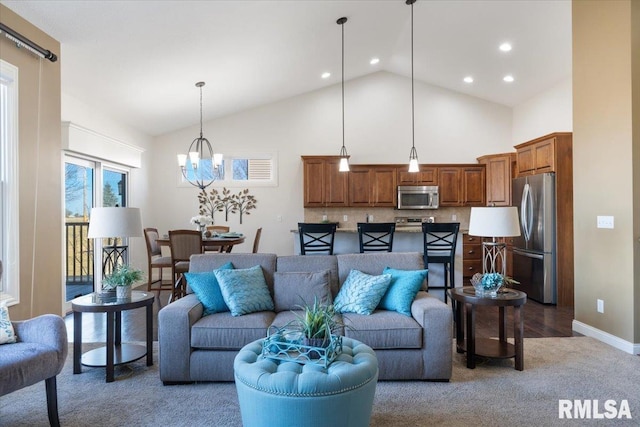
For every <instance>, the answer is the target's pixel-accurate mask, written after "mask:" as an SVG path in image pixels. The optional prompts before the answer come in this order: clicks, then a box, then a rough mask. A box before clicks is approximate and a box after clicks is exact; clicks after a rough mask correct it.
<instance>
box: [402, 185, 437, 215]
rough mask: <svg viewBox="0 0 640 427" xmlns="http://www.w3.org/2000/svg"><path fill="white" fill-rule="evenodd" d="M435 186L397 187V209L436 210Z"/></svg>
mask: <svg viewBox="0 0 640 427" xmlns="http://www.w3.org/2000/svg"><path fill="white" fill-rule="evenodd" d="M438 199H439V197H438V186H437V185H399V186H398V209H438Z"/></svg>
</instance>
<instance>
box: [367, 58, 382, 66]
mask: <svg viewBox="0 0 640 427" xmlns="http://www.w3.org/2000/svg"><path fill="white" fill-rule="evenodd" d="M378 62H380V58H371V61H369V64H371V65H376V64H377V63H378Z"/></svg>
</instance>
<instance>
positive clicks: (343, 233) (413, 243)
mask: <svg viewBox="0 0 640 427" xmlns="http://www.w3.org/2000/svg"><path fill="white" fill-rule="evenodd" d="M291 232H292V234H293V236H294V239H293V253H295V254H299V253H300V237H299V235H298V230H291ZM462 232H463V230H460V235H458V241H457V242H456V260H455V286H462ZM359 252H360V243H359V240H358V229H357V228H338V229H337V230H336V235H335V240H334V243H333V253H334V254H336V255H337V254H354V253H359ZM393 252H420V253H423V252H424V243H423V235H422V227H421V226H404V227H396V231H395V233H394V235H393ZM429 282H430V283H431V284H433V285H434V286H441V285H442V284H443V283H444V276H443V266H442V264H431V265H429ZM438 292H442V291H441V290H438Z"/></svg>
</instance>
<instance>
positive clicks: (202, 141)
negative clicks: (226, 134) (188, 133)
mask: <svg viewBox="0 0 640 427" xmlns="http://www.w3.org/2000/svg"><path fill="white" fill-rule="evenodd" d="M202 86H204V82H198V83H196V87H198V88H200V136H199V137H198V138H196V139H194V140H193V142H191V145H190V146H189V151H188V153H189V154H188V155H187V154H178V165H179V166H180V170H181V171H182V176H184V179H186V180H187V181H188V182H189V184H191V185H193V186H194V187H198V188H199V189H200V190H204V189H205V188H207V187H208V186H210V185H211V183H213V181H215V179H216V176H217V175H218V174H217V170H218V168H219V167H220V165H222V154H221V153H214V152H213V148H211V144H210V143H209V140H208V139H207V138H204V137H203V136H202ZM187 157H188V158H189V162H190V163H191V168H192V169H193V175H192V177H191V178H190V175H189V173H188V172H187ZM204 159H208V160H210V161H211V166H212V167H211V171H210V173H208V174H207V173H205V170H204V169H205V168H204V167H202V166H203V165H201V161H202V160H204ZM207 175H210V176H207Z"/></svg>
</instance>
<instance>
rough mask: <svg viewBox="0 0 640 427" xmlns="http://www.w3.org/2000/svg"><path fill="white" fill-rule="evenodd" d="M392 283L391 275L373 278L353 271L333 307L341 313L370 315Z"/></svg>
mask: <svg viewBox="0 0 640 427" xmlns="http://www.w3.org/2000/svg"><path fill="white" fill-rule="evenodd" d="M389 283H391V274H382V275H380V276H371V275H369V274H365V273H363V272H361V271H358V270H351V271H350V272H349V275H348V276H347V280H345V281H344V284H343V285H342V287H341V288H340V292H338V295H336V299H335V301H334V302H333V305H334V306H335V308H336V311H338V312H339V313H358V314H366V315H369V314H371V313H373V310H375V309H376V307H377V306H378V303H379V302H380V300H381V299H382V296H383V295H384V293H385V292H387V288H388V287H389Z"/></svg>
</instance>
